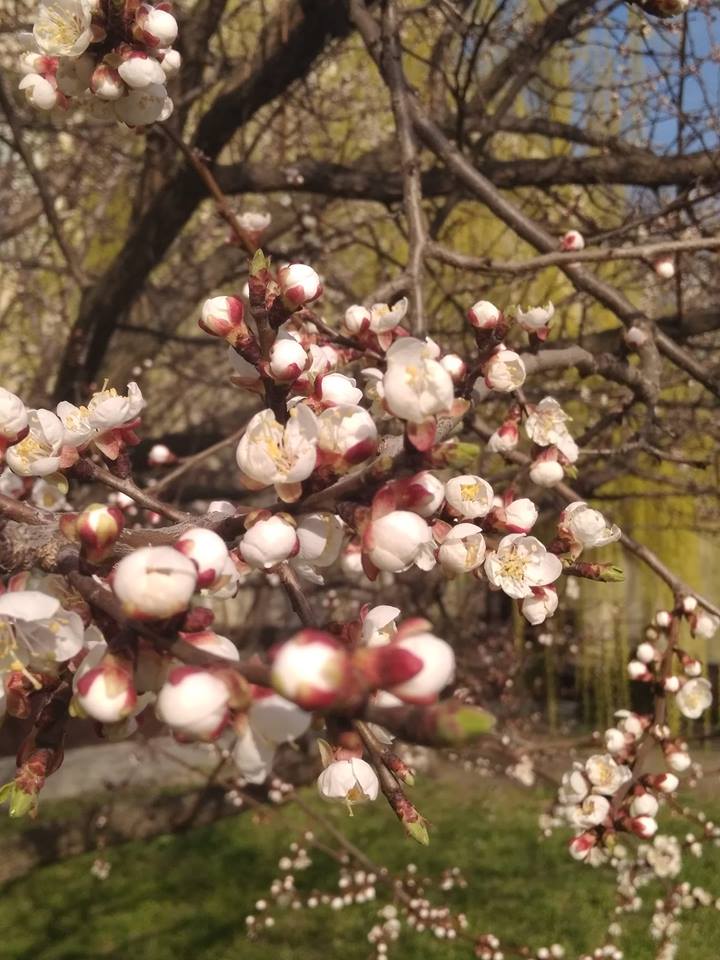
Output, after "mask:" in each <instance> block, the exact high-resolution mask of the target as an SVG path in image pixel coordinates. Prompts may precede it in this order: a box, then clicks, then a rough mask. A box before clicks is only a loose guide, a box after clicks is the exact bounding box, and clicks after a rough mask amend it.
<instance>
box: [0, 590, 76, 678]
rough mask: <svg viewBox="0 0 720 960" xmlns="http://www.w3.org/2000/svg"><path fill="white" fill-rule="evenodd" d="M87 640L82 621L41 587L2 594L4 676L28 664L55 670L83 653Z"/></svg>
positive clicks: (0, 627) (0, 626) (1, 664)
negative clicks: (59, 665)
mask: <svg viewBox="0 0 720 960" xmlns="http://www.w3.org/2000/svg"><path fill="white" fill-rule="evenodd" d="M83 639H84V629H83V624H82V620H81V619H80V617H79V616H78V615H77V614H76V613H74V612H72V611H69V610H65V609H63V607H62V606H61V605H60V601H59V600H58V599H56V598H55V597H51V596H49V594H47V593H42V592H41V591H39V590H15V591H8V592H7V593H3V594H2V595H0V677H1V676H2V674H3V673H5V672H7V671H9V670H22V669H23V668H24V667H30V668H32V669H36V670H38V671H41V672H43V673H53V672H54V670H55V665H56V664H58V663H64V662H65V661H66V660H70V659H72V658H73V657H74V656H75V655H76V654H77V653H79V652H80V650H81V649H82V647H83Z"/></svg>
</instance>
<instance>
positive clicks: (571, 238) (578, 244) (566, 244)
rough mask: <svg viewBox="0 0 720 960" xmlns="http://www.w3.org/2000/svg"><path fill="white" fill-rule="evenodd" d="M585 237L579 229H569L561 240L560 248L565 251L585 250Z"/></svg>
mask: <svg viewBox="0 0 720 960" xmlns="http://www.w3.org/2000/svg"><path fill="white" fill-rule="evenodd" d="M584 247H585V238H584V237H583V235H582V234H581V233H580V231H579V230H568V231H567V233H566V234H565V235H564V236H563V238H562V240H561V241H560V249H561V250H564V251H570V250H572V251H575V250H583V249H584Z"/></svg>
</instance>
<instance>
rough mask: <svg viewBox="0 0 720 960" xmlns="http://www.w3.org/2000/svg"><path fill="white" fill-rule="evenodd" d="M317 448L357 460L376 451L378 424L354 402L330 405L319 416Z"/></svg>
mask: <svg viewBox="0 0 720 960" xmlns="http://www.w3.org/2000/svg"><path fill="white" fill-rule="evenodd" d="M317 422H318V441H317V444H318V449H319V450H323V451H325V453H330V454H333V455H335V456H339V457H342V458H343V459H345V460H346V461H347V462H348V463H360V462H361V461H362V460H367V458H368V457H370V456H372V455H373V453H375V450H376V448H377V427H376V426H375V421H374V420H373V418H372V417H371V416H370V414H369V413H368V411H367V410H365V409H364V408H363V407H359V406H356V405H353V404H340V405H339V406H337V407H330V408H329V409H328V410H323V412H322V413H321V414H320V416H319V417H318V421H317Z"/></svg>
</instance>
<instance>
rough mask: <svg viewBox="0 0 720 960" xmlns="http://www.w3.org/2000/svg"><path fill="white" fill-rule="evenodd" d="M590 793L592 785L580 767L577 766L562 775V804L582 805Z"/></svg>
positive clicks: (559, 797)
mask: <svg viewBox="0 0 720 960" xmlns="http://www.w3.org/2000/svg"><path fill="white" fill-rule="evenodd" d="M589 793H590V784H589V783H588V781H587V778H586V776H585V774H584V773H583V771H582V770H581V769H579V767H577V766H576V767H574V768H573V769H572V770H568V771H567V772H566V773H564V774H563V775H562V781H561V784H560V789H559V791H558V799H559V801H560V803H565V804H574V803H582V801H583V800H584V799H585V797H587V795H588V794H589Z"/></svg>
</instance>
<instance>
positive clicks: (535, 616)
mask: <svg viewBox="0 0 720 960" xmlns="http://www.w3.org/2000/svg"><path fill="white" fill-rule="evenodd" d="M557 606H558V595H557V590H555V589H554V588H553V587H535V589H534V590H533V592H532V593H531V594H530V596H528V597H525V598H524V600H523V602H522V605H521V608H520V609H521V610H522V615H523V616H524V617H525V619H526V620H527V621H528V623H531V624H532V625H533V626H534V627H537V626H538V625H539V624H541V623H545V621H546V620H547V618H548V617H551V616H552V615H553V614H554V613H555V611H556V610H557Z"/></svg>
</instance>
